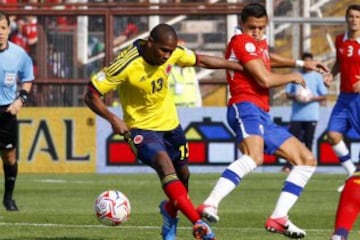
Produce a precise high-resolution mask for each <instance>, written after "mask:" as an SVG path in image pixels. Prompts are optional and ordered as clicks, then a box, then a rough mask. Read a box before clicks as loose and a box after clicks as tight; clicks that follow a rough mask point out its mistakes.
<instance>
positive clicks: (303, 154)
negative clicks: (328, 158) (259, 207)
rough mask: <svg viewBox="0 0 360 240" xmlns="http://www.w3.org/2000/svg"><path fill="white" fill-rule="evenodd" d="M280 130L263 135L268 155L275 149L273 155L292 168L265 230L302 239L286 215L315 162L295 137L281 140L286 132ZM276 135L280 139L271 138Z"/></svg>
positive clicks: (301, 232) (301, 231)
mask: <svg viewBox="0 0 360 240" xmlns="http://www.w3.org/2000/svg"><path fill="white" fill-rule="evenodd" d="M275 128H276V127H275ZM283 131H284V130H283V129H281V128H278V129H273V131H269V132H268V133H271V132H272V134H270V135H268V134H266V135H265V144H266V150H267V151H268V153H271V152H272V150H273V149H274V148H277V147H278V148H277V150H276V155H277V156H280V157H282V158H284V159H287V160H288V161H290V162H291V163H292V164H293V165H294V167H293V168H292V170H291V172H290V173H289V175H288V177H287V178H286V180H285V182H284V185H283V188H282V190H281V193H280V196H279V198H278V201H277V203H276V206H275V209H274V210H273V212H272V214H271V216H270V218H269V219H268V220H267V221H266V223H265V228H266V229H267V230H268V231H271V232H277V233H281V234H284V235H285V236H288V237H290V238H302V237H304V236H305V235H306V233H305V231H304V230H302V229H300V228H299V227H297V226H296V225H295V224H293V223H292V222H291V221H290V220H289V218H288V213H289V211H290V209H291V208H292V207H293V206H294V205H295V203H296V201H297V200H298V198H299V196H300V195H301V193H302V191H303V189H304V187H305V185H306V184H307V182H308V181H309V179H310V178H311V176H312V175H313V173H314V171H315V166H316V160H315V158H314V156H313V154H312V153H311V152H310V151H309V150H308V149H307V148H306V146H305V145H304V144H303V143H301V142H300V141H299V140H298V139H297V138H295V137H293V136H291V135H290V136H288V138H286V140H284V139H285V136H286V133H285V131H284V132H283ZM275 132H276V133H277V134H276V135H277V136H282V138H283V139H281V138H278V139H276V138H274V137H271V136H272V135H274V134H275ZM281 142H282V143H281Z"/></svg>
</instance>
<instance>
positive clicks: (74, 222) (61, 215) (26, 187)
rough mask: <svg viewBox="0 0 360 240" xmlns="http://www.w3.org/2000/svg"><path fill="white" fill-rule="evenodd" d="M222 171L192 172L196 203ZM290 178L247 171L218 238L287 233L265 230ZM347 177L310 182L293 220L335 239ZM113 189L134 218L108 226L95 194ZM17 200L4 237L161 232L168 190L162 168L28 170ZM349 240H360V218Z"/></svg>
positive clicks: (2, 219)
mask: <svg viewBox="0 0 360 240" xmlns="http://www.w3.org/2000/svg"><path fill="white" fill-rule="evenodd" d="M218 175H219V174H193V175H192V177H191V187H190V195H191V196H192V198H193V200H194V203H195V204H196V205H197V204H199V203H201V202H202V201H203V200H204V199H205V197H206V196H207V195H208V193H209V192H210V190H211V188H212V186H213V185H214V183H215V181H216V179H217V177H218ZM285 177H286V174H284V173H254V174H252V175H250V176H249V177H247V178H246V179H245V181H244V182H243V183H241V186H240V187H238V188H237V189H236V190H235V191H234V192H233V193H232V194H231V195H230V196H228V197H227V198H226V199H225V200H224V201H223V202H222V204H221V205H220V212H219V213H220V218H221V219H220V222H219V223H218V224H216V225H213V229H214V231H215V232H216V235H217V239H220V240H239V239H240V240H255V239H256V240H260V239H261V240H270V239H273V240H275V239H286V238H285V237H283V236H281V235H278V234H271V233H267V232H266V231H265V230H264V229H263V225H264V222H265V220H266V218H267V217H268V216H269V214H270V213H271V211H272V210H273V207H274V205H275V202H276V199H277V197H278V194H279V189H280V188H281V185H282V182H283V180H284V178H285ZM344 178H345V175H335V174H316V175H315V176H314V177H313V178H312V180H311V181H310V182H309V184H308V185H307V188H306V189H305V191H304V193H303V195H302V197H301V198H300V200H299V201H298V202H297V204H296V205H295V207H294V208H293V209H292V211H291V212H290V216H291V219H292V220H293V222H295V223H296V224H298V225H299V226H301V227H303V228H305V229H306V231H307V237H306V238H305V239H309V240H320V239H321V240H328V239H329V236H330V235H331V232H332V227H333V222H334V215H335V210H336V206H337V201H338V197H339V194H338V193H337V192H336V188H337V187H338V186H339V185H340V184H341V183H342V181H343V179H344ZM0 184H1V186H2V183H0ZM107 189H118V190H120V191H123V192H124V193H126V194H127V196H128V197H129V199H130V201H131V204H132V215H131V218H130V220H129V221H128V222H126V223H124V224H123V225H121V226H118V227H105V226H102V225H101V224H99V223H98V221H97V219H96V218H95V216H94V212H93V203H94V200H95V197H96V196H97V195H98V194H99V193H101V192H102V191H104V190H107ZM15 199H16V201H17V203H18V206H19V208H20V211H19V212H6V211H5V210H4V209H3V208H1V209H0V239H8V240H15V239H26V240H29V239H32V240H45V239H48V240H51V239H67V240H100V239H119V240H123V239H124V240H136V239H146V240H152V239H161V238H160V235H159V232H160V224H161V217H160V214H159V213H158V204H159V202H160V201H161V200H162V199H164V194H163V193H162V191H161V189H160V184H159V181H158V179H157V177H156V176H155V174H118V175H102V174H99V175H96V174H59V175H56V174H49V175H42V174H20V175H19V176H18V181H17V188H16V193H15ZM185 239H186V240H189V239H192V238H191V224H190V223H189V222H188V221H187V220H186V219H185V218H184V217H183V216H180V222H179V228H178V237H177V240H185ZM349 239H350V240H355V239H360V233H359V224H356V226H355V228H354V231H353V232H352V233H351V235H350V238H349Z"/></svg>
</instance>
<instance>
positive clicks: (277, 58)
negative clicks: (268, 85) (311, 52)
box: [269, 53, 329, 73]
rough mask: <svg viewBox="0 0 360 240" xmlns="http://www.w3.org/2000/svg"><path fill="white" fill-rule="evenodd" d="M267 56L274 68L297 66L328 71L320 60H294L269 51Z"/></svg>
mask: <svg viewBox="0 0 360 240" xmlns="http://www.w3.org/2000/svg"><path fill="white" fill-rule="evenodd" d="M269 56H270V62H271V67H274V68H282V67H289V68H294V67H299V68H305V69H308V70H313V71H318V72H320V73H322V72H329V69H328V68H327V67H326V66H325V65H324V64H322V63H321V62H320V61H316V60H313V61H303V60H295V59H293V58H287V57H283V56H281V55H279V54H276V53H270V54H269Z"/></svg>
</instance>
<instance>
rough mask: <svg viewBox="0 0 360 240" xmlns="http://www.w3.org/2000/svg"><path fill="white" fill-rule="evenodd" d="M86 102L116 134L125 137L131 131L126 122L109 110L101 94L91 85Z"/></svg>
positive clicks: (86, 95)
mask: <svg viewBox="0 0 360 240" xmlns="http://www.w3.org/2000/svg"><path fill="white" fill-rule="evenodd" d="M84 101H85V103H86V105H87V106H88V107H89V108H90V109H91V110H92V111H93V112H94V113H96V114H97V115H99V116H101V117H103V118H104V119H106V120H107V121H108V122H109V123H110V124H111V126H112V129H113V132H114V133H116V134H120V135H124V134H125V133H126V132H128V131H129V129H128V127H127V126H126V124H125V122H124V121H123V120H122V119H120V118H119V117H118V116H116V115H115V114H113V113H112V112H111V111H110V110H109V109H108V108H107V106H106V105H105V103H104V102H103V101H102V99H101V95H100V93H99V92H98V91H97V90H96V88H95V87H94V86H93V85H92V84H91V83H89V85H88V91H87V92H86V94H85V98H84Z"/></svg>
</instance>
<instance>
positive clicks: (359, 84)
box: [352, 75, 360, 93]
mask: <svg viewBox="0 0 360 240" xmlns="http://www.w3.org/2000/svg"><path fill="white" fill-rule="evenodd" d="M355 78H356V79H357V80H358V81H357V82H356V83H354V84H353V85H352V87H353V90H354V92H356V93H360V75H356V76H355Z"/></svg>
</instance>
